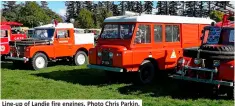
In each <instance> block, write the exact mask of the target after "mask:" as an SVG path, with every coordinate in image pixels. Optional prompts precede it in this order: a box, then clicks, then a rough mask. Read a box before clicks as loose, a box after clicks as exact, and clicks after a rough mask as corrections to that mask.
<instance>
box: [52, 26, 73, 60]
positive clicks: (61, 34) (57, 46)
mask: <svg viewBox="0 0 235 106" xmlns="http://www.w3.org/2000/svg"><path fill="white" fill-rule="evenodd" d="M71 31H72V30H69V29H56V32H55V34H56V36H55V39H54V50H55V56H56V57H64V56H71V55H73V54H72V53H73V52H72V38H71V34H72V32H71Z"/></svg>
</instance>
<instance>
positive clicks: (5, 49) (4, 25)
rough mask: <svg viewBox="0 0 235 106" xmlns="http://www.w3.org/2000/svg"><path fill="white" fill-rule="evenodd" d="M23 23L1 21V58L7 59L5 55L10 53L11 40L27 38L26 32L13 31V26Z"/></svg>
mask: <svg viewBox="0 0 235 106" xmlns="http://www.w3.org/2000/svg"><path fill="white" fill-rule="evenodd" d="M21 25H23V24H21V23H18V22H1V25H0V28H1V45H0V50H1V60H4V59H5V56H6V55H8V54H9V51H10V47H9V41H14V40H17V39H25V38H26V34H24V33H13V31H12V26H21Z"/></svg>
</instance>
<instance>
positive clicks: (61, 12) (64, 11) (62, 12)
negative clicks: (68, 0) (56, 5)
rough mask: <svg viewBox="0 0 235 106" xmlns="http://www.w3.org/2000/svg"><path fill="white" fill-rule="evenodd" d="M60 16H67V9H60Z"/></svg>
mask: <svg viewBox="0 0 235 106" xmlns="http://www.w3.org/2000/svg"><path fill="white" fill-rule="evenodd" d="M58 14H60V15H61V16H65V14H66V9H65V8H63V9H60V10H59V13H58Z"/></svg>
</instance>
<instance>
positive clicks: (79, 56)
mask: <svg viewBox="0 0 235 106" xmlns="http://www.w3.org/2000/svg"><path fill="white" fill-rule="evenodd" d="M87 61H88V57H87V54H86V53H85V52H83V51H79V52H77V53H76V55H75V57H74V62H75V64H76V65H77V66H80V65H84V64H87V63H88V62H87Z"/></svg>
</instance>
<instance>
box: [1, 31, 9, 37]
mask: <svg viewBox="0 0 235 106" xmlns="http://www.w3.org/2000/svg"><path fill="white" fill-rule="evenodd" d="M7 35H8V31H7V30H1V38H2V37H7Z"/></svg>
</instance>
